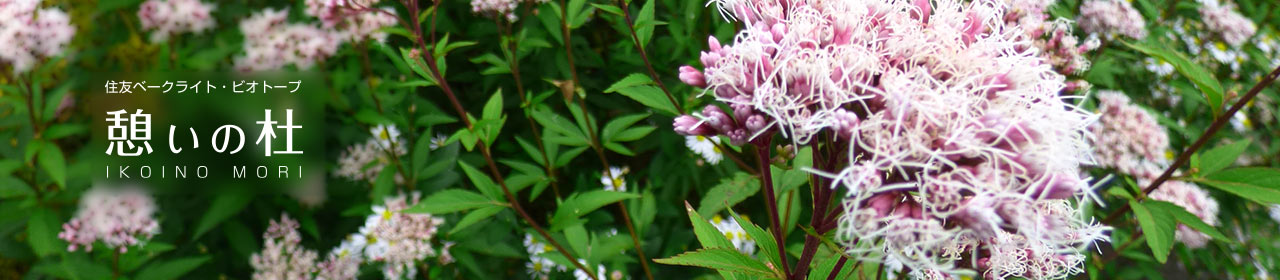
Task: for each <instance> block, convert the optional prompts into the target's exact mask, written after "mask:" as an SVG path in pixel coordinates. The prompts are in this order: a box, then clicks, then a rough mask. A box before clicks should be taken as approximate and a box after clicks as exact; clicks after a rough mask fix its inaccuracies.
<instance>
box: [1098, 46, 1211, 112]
mask: <svg viewBox="0 0 1280 280" xmlns="http://www.w3.org/2000/svg"><path fill="white" fill-rule="evenodd" d="M1121 42H1122V43H1124V45H1125V46H1128V47H1130V48H1133V49H1134V50H1137V51H1139V52H1142V53H1145V54H1147V55H1150V56H1152V57H1155V58H1157V59H1161V60H1164V61H1167V62H1169V64H1173V68H1174V69H1177V70H1178V73H1181V74H1182V76H1184V77H1187V79H1189V80H1191V82H1192V83H1195V84H1196V86H1198V87H1199V88H1200V91H1202V92H1203V93H1204V97H1205V99H1206V100H1208V102H1209V107H1211V108H1212V109H1213V113H1214V115H1218V114H1219V113H1220V112H1222V92H1223V90H1222V85H1221V84H1219V83H1218V80H1217V79H1215V78H1214V77H1213V74H1212V73H1210V72H1209V71H1208V70H1205V69H1204V68H1203V67H1201V66H1200V65H1199V64H1197V63H1195V62H1192V61H1191V60H1190V59H1188V58H1187V57H1186V56H1183V55H1182V54H1181V53H1178V52H1176V51H1173V50H1170V49H1168V47H1166V46H1163V45H1149V44H1135V43H1130V42H1124V41H1121Z"/></svg>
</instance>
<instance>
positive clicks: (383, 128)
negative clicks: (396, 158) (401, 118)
mask: <svg viewBox="0 0 1280 280" xmlns="http://www.w3.org/2000/svg"><path fill="white" fill-rule="evenodd" d="M369 133H370V134H373V138H374V139H376V140H378V147H379V148H382V149H383V150H386V149H391V147H392V145H397V146H398V145H399V143H400V142H401V141H400V130H399V129H396V126H394V125H385V124H380V125H378V126H375V127H373V128H371V129H369Z"/></svg>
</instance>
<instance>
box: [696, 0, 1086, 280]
mask: <svg viewBox="0 0 1280 280" xmlns="http://www.w3.org/2000/svg"><path fill="white" fill-rule="evenodd" d="M783 2H784V3H773V2H770V1H750V0H741V1H733V0H724V1H719V4H720V8H721V10H722V11H724V13H725V14H726V15H728V16H730V17H733V18H736V19H739V20H741V21H742V22H743V25H744V26H745V29H743V30H741V31H740V32H739V33H738V35H737V37H736V38H735V39H734V43H733V44H732V45H727V46H722V45H720V44H719V42H718V41H716V40H715V39H714V38H712V39H711V42H710V50H709V51H707V52H704V53H703V55H702V58H701V60H702V64H703V65H704V66H705V68H704V69H703V70H702V71H699V70H698V69H696V68H693V67H690V66H685V67H682V68H681V69H680V72H681V73H680V78H681V80H682V81H684V82H685V83H687V84H690V85H693V86H699V87H706V88H707V91H708V92H710V93H711V94H713V95H714V97H715V98H716V100H718V101H721V102H724V103H727V104H728V105H729V108H730V109H732V112H724V111H722V110H720V109H719V107H716V106H708V107H706V108H705V109H704V110H702V112H701V114H699V115H688V116H681V117H679V118H677V119H676V120H675V123H674V127H675V131H676V132H678V133H681V134H685V135H704V136H709V135H717V134H723V135H727V136H728V137H729V139H730V140H731V141H733V142H734V143H735V144H738V143H743V142H746V141H749V140H751V139H752V137H755V136H756V135H763V134H765V133H768V132H769V131H768V130H770V129H774V128H776V129H778V131H780V132H782V133H783V135H784V136H786V137H788V138H790V139H791V140H792V141H795V142H796V143H797V144H803V143H807V142H809V141H810V140H811V137H812V136H813V135H815V134H816V133H819V132H822V131H824V130H828V131H830V135H833V136H835V139H837V140H839V141H841V143H846V144H847V145H849V153H850V154H851V155H850V156H849V157H848V160H849V162H848V165H847V166H846V167H844V168H843V170H836V171H835V172H833V173H828V172H827V171H822V170H811V171H813V172H815V173H818V174H819V175H822V176H826V177H829V178H832V179H833V181H834V182H835V184H833V187H844V188H845V189H846V190H847V194H848V197H847V198H846V199H845V201H844V203H843V207H844V211H845V213H844V215H842V216H841V218H840V222H839V226H838V229H837V237H838V239H839V240H841V241H843V242H845V244H846V245H848V246H849V248H847V249H848V250H849V251H850V253H854V254H856V255H858V256H866V257H867V258H876V259H877V260H881V259H880V258H885V257H890V258H896V259H898V260H900V261H901V262H902V263H903V265H904V266H906V267H907V268H910V269H911V270H912V271H918V272H920V273H921V275H935V276H938V275H945V274H949V273H952V272H955V271H958V270H966V269H976V270H980V271H982V273H984V274H986V275H989V276H992V277H994V278H1002V277H1006V276H1011V275H1016V276H1021V277H1032V278H1061V277H1065V276H1066V275H1067V274H1070V273H1073V272H1076V271H1078V270H1079V268H1078V267H1077V266H1078V264H1079V262H1068V263H1063V262H1054V261H1053V260H1057V259H1071V260H1074V259H1081V258H1083V257H1082V255H1081V254H1080V252H1079V251H1080V250H1081V249H1083V248H1084V247H1086V246H1088V245H1089V244H1091V243H1092V242H1095V241H1098V240H1107V235H1106V234H1105V233H1104V231H1105V230H1106V229H1107V228H1106V227H1104V226H1100V225H1097V224H1094V223H1091V222H1086V221H1085V220H1084V219H1085V218H1084V217H1085V216H1084V215H1083V214H1082V212H1081V211H1080V208H1079V207H1080V205H1083V204H1085V203H1088V200H1087V199H1085V198H1086V197H1088V196H1089V193H1090V192H1089V188H1088V184H1087V178H1082V177H1081V174H1082V173H1081V171H1080V165H1081V164H1085V163H1089V162H1090V160H1091V159H1090V156H1089V153H1088V150H1089V144H1088V142H1087V141H1086V135H1087V127H1088V125H1089V122H1090V121H1091V119H1092V116H1090V114H1089V113H1088V112H1086V111H1083V110H1082V109H1080V108H1079V107H1077V106H1076V105H1075V104H1073V103H1072V102H1067V101H1068V100H1065V99H1066V98H1078V97H1060V96H1059V95H1058V93H1059V92H1060V91H1061V90H1062V89H1063V88H1064V87H1065V81H1064V80H1065V78H1064V77H1063V76H1062V75H1061V74H1059V73H1057V72H1055V71H1054V69H1053V68H1052V66H1051V65H1049V64H1047V63H1045V61H1044V60H1043V59H1042V58H1041V57H1040V53H1038V51H1039V49H1037V48H1026V47H1025V46H1027V45H1029V44H1030V42H1028V38H1027V36H1026V34H1025V33H1023V32H1024V31H1023V30H1021V29H1019V28H1016V25H1006V24H1005V14H1003V9H1001V8H1000V5H999V4H998V3H995V2H992V1H973V2H969V1H956V0H942V1H923V0H921V1H907V0H876V1H783ZM1073 199H1085V200H1086V201H1085V202H1083V203H1072V202H1071V200H1073ZM858 241H863V242H858ZM855 242H856V243H855ZM854 244H857V245H854ZM1012 247H1018V248H1024V249H1025V250H1026V252H1027V253H1028V254H1035V255H1036V256H1047V257H1045V258H1041V259H1040V260H1038V263H1036V262H1032V261H1024V262H1018V263H1009V262H988V265H986V266H982V265H979V266H977V267H973V266H972V264H973V263H972V262H961V261H959V260H960V259H961V258H968V257H971V256H977V258H983V257H987V258H989V257H990V256H992V255H994V254H995V252H996V251H999V250H1003V249H1005V248H1012ZM1022 260H1028V258H1023V259H1022ZM1049 263H1053V264H1054V265H1053V266H1052V267H1053V268H1054V269H1052V270H1043V271H1030V270H1028V269H1027V268H1029V267H1037V268H1040V267H1050V265H1049ZM1005 271H1017V272H1020V273H1005Z"/></svg>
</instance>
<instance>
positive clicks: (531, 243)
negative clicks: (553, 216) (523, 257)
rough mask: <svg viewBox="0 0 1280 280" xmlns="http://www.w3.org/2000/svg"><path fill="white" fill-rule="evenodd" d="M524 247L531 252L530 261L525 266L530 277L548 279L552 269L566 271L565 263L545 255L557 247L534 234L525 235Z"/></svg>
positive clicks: (527, 251)
mask: <svg viewBox="0 0 1280 280" xmlns="http://www.w3.org/2000/svg"><path fill="white" fill-rule="evenodd" d="M524 249H525V252H526V253H528V254H529V262H527V263H525V265H524V267H525V270H526V272H528V273H529V277H530V278H533V279H542V280H546V279H548V278H550V277H551V271H552V270H555V271H566V268H565V267H564V266H563V265H560V264H557V263H556V262H554V261H551V259H550V258H547V257H545V256H543V254H545V253H550V252H554V251H555V250H556V248H555V247H552V246H551V245H548V244H546V243H543V242H542V241H541V240H538V239H537V238H534V237H533V235H532V234H527V233H526V234H525V235H524Z"/></svg>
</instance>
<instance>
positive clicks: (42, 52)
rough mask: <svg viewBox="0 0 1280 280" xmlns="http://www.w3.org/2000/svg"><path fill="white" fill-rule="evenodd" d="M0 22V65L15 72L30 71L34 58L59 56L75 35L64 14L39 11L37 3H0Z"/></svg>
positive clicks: (4, 0) (34, 0)
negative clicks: (6, 66)
mask: <svg viewBox="0 0 1280 280" xmlns="http://www.w3.org/2000/svg"><path fill="white" fill-rule="evenodd" d="M37 15H38V16H37ZM0 19H4V20H0V63H4V64H8V65H10V66H12V67H13V72H15V73H22V72H26V71H27V70H30V69H31V67H33V66H35V64H36V62H38V59H41V58H49V57H54V56H58V55H61V54H62V51H63V49H65V48H66V46H67V43H68V42H70V41H71V37H72V36H73V35H75V33H76V29H75V27H73V26H71V18H70V17H69V16H67V13H65V12H63V11H62V10H61V9H58V8H44V9H41V8H40V1H39V0H0Z"/></svg>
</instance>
